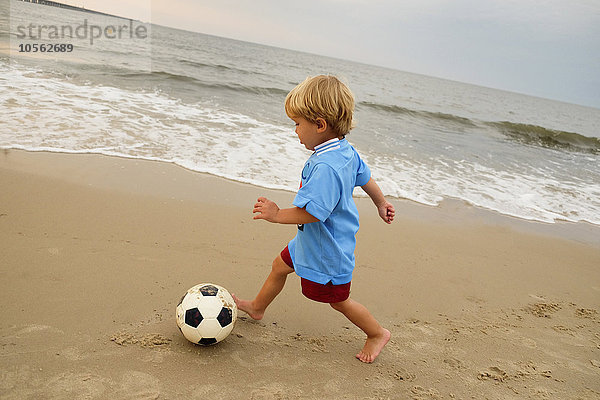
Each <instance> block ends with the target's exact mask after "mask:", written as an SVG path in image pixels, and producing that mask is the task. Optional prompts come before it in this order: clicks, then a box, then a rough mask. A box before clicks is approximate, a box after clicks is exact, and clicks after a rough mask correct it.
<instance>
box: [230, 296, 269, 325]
mask: <svg viewBox="0 0 600 400" xmlns="http://www.w3.org/2000/svg"><path fill="white" fill-rule="evenodd" d="M231 297H233V301H235V305H236V306H237V308H238V310H242V311H243V312H245V313H246V314H248V315H249V316H250V318H252V319H257V320H258V319H262V318H263V316H264V315H265V311H264V310H262V311H261V310H257V309H256V308H255V307H254V306H253V305H252V302H251V301H248V300H241V299H238V297H237V296H236V295H235V294H233V293H232V294H231Z"/></svg>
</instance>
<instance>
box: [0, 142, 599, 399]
mask: <svg viewBox="0 0 600 400" xmlns="http://www.w3.org/2000/svg"><path fill="white" fill-rule="evenodd" d="M0 187H1V188H2V190H1V191H0V242H1V243H2V246H0V277H1V279H0V299H1V302H2V308H1V317H2V318H1V321H2V322H1V323H0V344H1V347H0V349H1V350H0V356H1V360H2V362H1V367H0V370H1V377H2V379H1V380H0V397H1V398H2V399H22V398H58V399H61V398H64V399H90V398H93V399H96V398H97V399H104V398H113V399H121V398H142V399H146V398H149V399H156V398H161V399H180V398H190V399H195V398H198V399H199V398H205V397H207V396H211V397H212V396H215V395H218V396H219V398H223V399H288V398H291V399H295V398H300V399H315V398H320V399H321V398H322V399H355V398H356V399H361V398H375V399H380V398H381V399H387V398H390V399H452V398H456V399H471V398H476V399H480V398H488V399H511V398H517V399H520V398H524V399H527V398H533V399H536V398H540V399H545V398H548V399H567V398H569V399H571V398H573V399H576V398H577V399H579V398H580V399H596V398H599V397H600V315H599V314H598V310H599V309H600V239H599V238H600V229H599V228H598V227H594V226H590V225H586V224H568V223H557V224H539V223H534V222H528V221H522V220H518V219H514V218H510V217H504V216H500V215H498V214H495V213H493V212H489V211H485V210H480V209H477V208H474V207H470V206H468V205H465V204H463V203H459V202H452V201H448V202H445V203H444V204H442V205H441V206H440V207H427V206H421V205H418V204H415V203H412V202H408V201H403V200H397V199H392V200H391V201H392V203H393V204H394V205H395V206H396V209H397V213H396V220H395V221H394V223H393V224H392V225H391V226H387V225H386V224H384V223H383V222H381V221H380V220H379V218H378V217H377V214H376V211H375V208H374V207H373V206H372V205H371V204H370V200H369V199H367V198H357V199H356V201H357V205H358V207H359V211H360V213H361V230H360V231H359V234H358V237H357V240H358V245H357V250H356V265H357V267H356V270H355V275H354V280H353V285H352V297H353V298H354V299H356V300H358V301H359V302H361V303H363V304H365V305H366V306H367V307H368V308H369V309H370V310H371V312H372V313H373V314H374V315H375V316H376V318H377V319H378V320H379V321H380V322H381V323H382V324H383V325H384V326H385V327H387V328H388V329H389V330H390V331H391V332H392V340H391V341H390V343H389V344H388V346H387V347H386V348H385V349H384V350H383V352H382V353H381V355H380V356H379V358H378V359H377V360H376V361H375V363H374V364H372V365H365V364H362V363H361V362H359V361H358V360H356V359H355V358H354V355H355V354H356V353H357V351H358V350H360V348H361V347H362V344H363V341H364V338H363V336H362V333H361V332H360V331H358V329H357V328H355V327H354V326H352V325H351V324H350V323H349V322H347V321H346V320H345V319H344V318H343V316H341V315H338V313H336V312H335V311H333V310H331V309H330V308H329V307H328V306H327V305H322V304H317V303H314V302H311V301H309V300H307V299H305V298H303V297H302V294H301V292H300V283H299V279H298V278H297V277H295V276H290V278H289V279H288V283H287V285H286V288H285V289H284V291H283V292H282V293H281V295H280V296H279V297H278V298H277V299H276V300H275V302H274V303H273V304H272V306H271V307H270V308H269V309H268V310H267V314H266V315H265V318H264V319H263V320H261V321H253V320H251V319H249V318H247V317H243V316H242V317H241V318H238V321H237V323H236V326H235V329H234V331H233V333H232V334H231V335H230V336H229V337H228V338H227V339H226V340H225V341H224V342H222V343H220V344H218V345H216V346H213V347H208V348H204V347H198V346H195V345H193V344H191V343H189V342H187V341H186V340H185V339H184V338H183V336H182V335H181V334H180V332H179V330H178V329H177V326H176V324H175V306H176V304H177V302H178V301H179V299H180V298H181V296H182V295H183V293H184V292H185V291H186V290H187V289H188V288H189V287H191V286H194V285H195V284H197V283H200V282H214V283H217V284H219V285H222V286H224V287H226V288H228V289H229V290H230V291H232V292H235V293H236V294H238V295H239V296H241V297H252V296H253V295H254V294H255V293H256V291H257V290H258V289H259V288H260V285H261V284H262V282H263V280H264V278H265V277H266V275H267V274H268V272H269V268H270V264H271V261H272V259H273V258H274V257H275V256H276V254H278V252H279V251H280V250H281V249H282V248H283V247H284V246H285V244H286V243H287V241H288V240H289V239H291V238H292V237H293V235H294V233H295V229H296V228H295V226H283V225H273V224H269V223H266V222H264V221H253V220H252V213H251V211H252V204H253V203H254V200H255V199H256V198H257V197H258V196H266V197H269V198H271V199H273V200H275V201H276V202H278V204H279V205H280V206H282V207H283V206H289V204H291V202H292V199H293V193H288V192H282V191H273V190H267V189H262V188H258V187H254V186H251V185H245V184H240V183H237V182H232V181H228V180H225V179H221V178H216V177H213V176H209V175H205V174H199V173H194V172H191V171H188V170H185V169H183V168H180V167H178V166H175V165H171V164H166V163H160V162H153V161H141V160H130V159H123V158H115V157H106V156H98V155H78V154H56V153H44V152H40V153H31V152H24V151H16V150H6V151H4V152H3V153H0Z"/></svg>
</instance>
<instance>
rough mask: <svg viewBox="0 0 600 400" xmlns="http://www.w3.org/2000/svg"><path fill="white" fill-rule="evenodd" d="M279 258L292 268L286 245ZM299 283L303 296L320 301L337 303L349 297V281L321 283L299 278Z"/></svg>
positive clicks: (292, 264)
mask: <svg viewBox="0 0 600 400" xmlns="http://www.w3.org/2000/svg"><path fill="white" fill-rule="evenodd" d="M281 258H282V259H283V262H284V263H286V264H287V265H288V267H290V268H294V263H293V262H292V256H290V250H289V249H288V247H287V246H285V249H283V251H282V252H281ZM301 284H302V294H303V295H304V296H306V297H308V298H309V299H311V300H314V301H318V302H321V303H339V302H341V301H344V300H346V299H347V298H348V297H350V282H348V283H344V284H343V285H334V284H333V283H331V282H328V283H327V284H325V285H323V284H321V283H316V282H313V281H309V280H308V279H304V278H301Z"/></svg>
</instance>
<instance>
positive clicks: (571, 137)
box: [0, 0, 600, 225]
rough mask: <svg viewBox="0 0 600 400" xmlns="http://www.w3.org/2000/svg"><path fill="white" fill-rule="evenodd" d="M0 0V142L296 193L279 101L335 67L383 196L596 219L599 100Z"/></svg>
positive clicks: (297, 167)
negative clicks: (536, 93) (173, 167)
mask: <svg viewBox="0 0 600 400" xmlns="http://www.w3.org/2000/svg"><path fill="white" fill-rule="evenodd" d="M0 7H2V8H3V9H2V10H1V14H0V29H1V31H0V103H1V104H2V118H0V148H3V149H24V150H29V151H55V152H67V153H98V154H106V155H111V156H121V157H129V158H139V159H149V160H160V161H164V162H170V163H175V164H178V165H180V166H182V167H185V168H188V169H190V170H193V171H198V172H204V173H209V174H213V175H217V176H221V177H225V178H228V179H233V180H236V181H240V182H246V183H250V184H253V185H257V186H261V187H267V188H275V189H283V190H288V191H295V190H296V189H297V187H298V182H299V174H300V171H301V169H302V165H303V163H304V161H305V160H306V159H307V158H308V157H309V156H310V152H309V151H307V150H306V149H305V148H304V146H302V145H301V144H300V143H299V141H298V138H297V136H296V134H295V133H294V123H293V122H292V121H291V120H289V119H288V118H287V116H286V115H285V112H284V109H283V102H284V99H285V96H286V94H287V93H288V91H289V90H291V89H292V88H293V87H294V86H295V85H296V84H297V83H299V82H301V81H302V80H304V79H305V78H306V77H307V76H311V75H317V74H333V75H336V76H338V77H340V78H341V79H342V80H343V81H345V82H346V83H347V84H348V85H349V87H350V88H351V89H352V91H353V92H354V94H355V97H356V112H355V117H356V121H357V127H356V128H355V129H354V130H352V131H351V132H350V134H349V135H348V136H347V139H348V140H349V141H350V143H351V144H353V145H354V147H356V149H357V150H358V151H359V153H360V154H361V156H362V157H363V159H364V160H365V161H366V162H367V163H368V164H369V166H370V167H371V170H372V173H373V177H374V178H375V179H376V180H377V181H378V182H379V184H380V186H381V188H382V190H383V191H384V193H385V194H386V195H387V196H389V197H390V198H402V199H409V200H413V201H416V202H419V203H423V204H428V205H433V206H435V205H438V204H440V202H442V201H443V200H444V199H458V200H462V201H464V202H467V203H469V204H472V205H475V206H479V207H483V208H486V209H490V210H495V211H497V212H499V213H502V214H506V215H510V216H515V217H518V218H523V219H528V220H535V221H543V222H549V223H552V222H555V221H573V222H578V221H587V222H589V223H591V224H595V225H600V168H599V166H600V109H596V108H591V107H585V106H581V105H574V104H567V103H562V102H558V101H553V100H547V99H541V98H536V97H531V96H527V95H522V94H516V93H510V92H506V91H501V90H495V89H490V88H484V87H480V86H474V85H470V84H465V83H460V82H454V81H448V80H443V79H438V78H433V77H428V76H423V75H418V74H413V73H407V72H402V71H398V70H393V69H388V68H383V67H378V66H373V65H367V64H361V63H356V62H352V61H346V60H340V59H335V58H330V57H325V56H322V55H315V54H308V53H302V52H297V51H293V50H286V49H281V48H275V47H269V46H264V45H259V44H254V43H248V42H243V41H237V40H231V39H226V38H222V37H215V36H210V35H205V34H201V33H194V32H189V31H184V30H178V29H174V28H168V27H163V26H158V25H152V24H147V23H142V22H140V21H131V20H127V19H120V18H114V17H109V16H103V15H97V14H90V13H85V12H81V11H74V10H66V9H60V8H56V7H50V6H44V5H38V4H29V3H24V2H20V1H16V0H11V1H8V2H2V5H1V6H0ZM92 27H98V29H96V30H94V28H92ZM140 27H143V28H140ZM78 28H79V30H78ZM99 31H101V32H102V34H101V35H100V33H99ZM84 32H85V37H84ZM69 33H71V36H73V35H75V34H79V36H76V37H71V36H69V35H68V34H69ZM117 33H118V34H119V35H117ZM133 33H135V34H133ZM34 44H38V46H39V45H40V44H46V45H47V46H48V47H49V46H50V45H58V46H56V47H55V50H56V51H53V52H51V53H50V52H48V51H44V52H42V51H41V50H40V51H38V52H33V51H32V50H31V49H33V47H32V45H34ZM68 44H70V45H72V47H69V48H71V51H68V49H69V48H67V46H66V45H68ZM27 45H30V46H27ZM60 45H64V46H63V47H62V48H60ZM38 48H39V47H38ZM20 50H22V52H20ZM28 50H30V51H28ZM46 50H47V49H46ZM515 68H518V65H517V66H515ZM356 194H357V195H360V194H361V191H360V189H358V190H357V191H356Z"/></svg>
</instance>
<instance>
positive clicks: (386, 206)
mask: <svg viewBox="0 0 600 400" xmlns="http://www.w3.org/2000/svg"><path fill="white" fill-rule="evenodd" d="M361 188H363V190H364V191H365V192H366V193H367V194H368V195H369V197H370V198H371V200H373V203H375V206H376V207H377V211H378V212H379V216H380V217H381V219H383V221H384V222H386V223H388V224H391V223H392V221H393V220H394V215H396V210H395V209H394V206H393V205H392V204H391V203H389V202H388V201H387V200H386V199H385V197H384V196H383V192H382V191H381V189H380V188H379V185H377V182H375V181H374V180H373V178H371V179H369V182H367V183H366V184H364V185H362V186H361Z"/></svg>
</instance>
